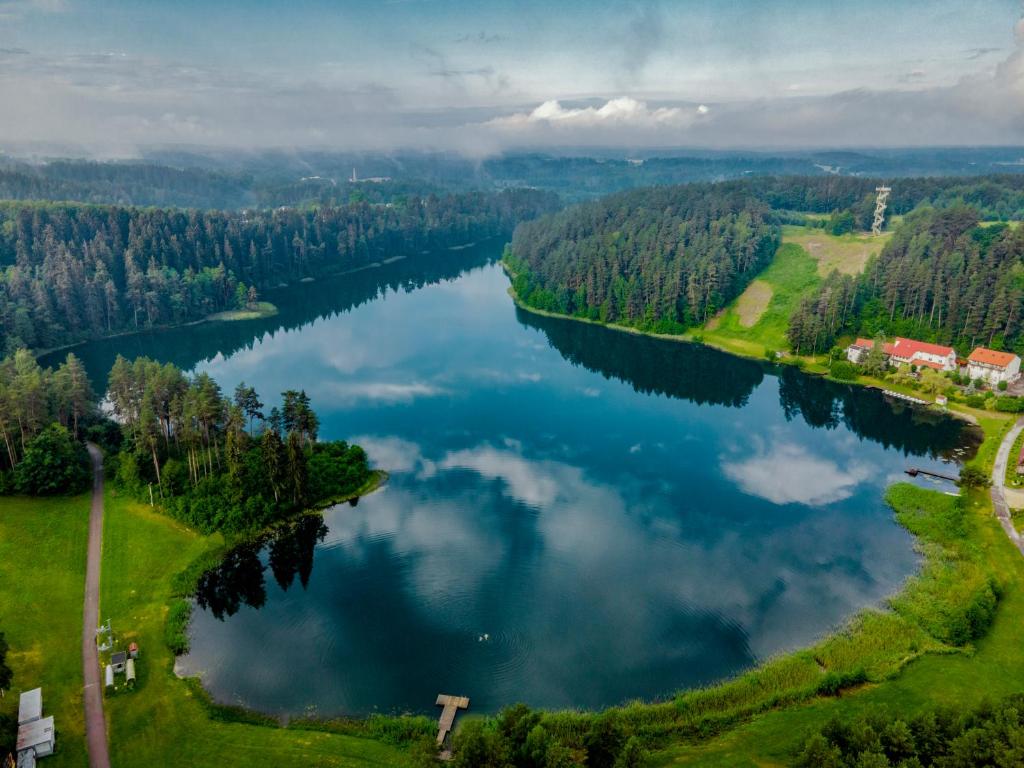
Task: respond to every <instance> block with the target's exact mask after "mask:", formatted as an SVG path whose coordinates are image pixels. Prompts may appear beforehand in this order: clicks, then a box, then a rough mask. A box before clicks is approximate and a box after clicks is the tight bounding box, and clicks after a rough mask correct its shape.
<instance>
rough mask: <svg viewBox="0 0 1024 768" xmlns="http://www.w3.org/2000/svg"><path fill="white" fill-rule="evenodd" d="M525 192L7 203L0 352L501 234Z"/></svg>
mask: <svg viewBox="0 0 1024 768" xmlns="http://www.w3.org/2000/svg"><path fill="white" fill-rule="evenodd" d="M556 206H557V201H556V199H555V198H554V197H553V196H552V195H550V194H546V193H539V192H534V191H530V190H521V191H508V192H503V193H500V194H488V193H466V194H461V195H450V196H446V197H434V196H429V197H426V198H422V199H421V198H410V199H409V200H407V201H406V202H405V203H404V204H397V203H396V204H393V205H374V204H369V203H356V204H351V205H345V206H341V207H336V208H319V209H315V210H313V209H311V210H303V211H300V210H296V209H291V208H288V209H279V210H274V211H263V212H241V213H223V212H219V211H207V212H197V211H183V210H168V209H154V208H146V209H143V208H125V207H119V206H92V205H77V204H65V203H54V204H31V203H0V352H5V351H6V352H11V351H13V350H15V349H17V348H19V347H22V346H27V347H29V348H33V349H45V348H52V347H56V346H61V345H64V344H69V343H73V342H76V341H80V340H83V339H88V338H94V337H98V336H102V335H109V334H113V333H117V332H123V331H132V330H137V329H143V328H150V327H155V326H163V325H174V324H181V323H186V322H190V321H193V320H199V319H202V318H204V317H206V316H207V315H209V314H211V313H214V312H219V311H222V310H226V309H235V308H238V307H240V306H244V305H246V304H248V303H250V302H252V301H253V300H254V299H255V298H256V296H257V295H258V292H259V291H263V290H265V289H267V288H270V287H274V286H277V285H280V284H284V283H292V282H295V281H300V280H308V279H315V278H319V277H325V276H328V275H333V274H337V273H341V272H346V271H349V270H354V269H358V268H360V267H364V266H367V265H369V264H372V263H377V262H379V261H382V260H386V259H389V258H393V257H396V256H403V255H421V254H422V253H424V252H427V251H437V250H440V249H445V248H450V247H453V246H461V245H465V244H467V243H471V242H475V241H478V240H482V239H486V238H490V237H496V236H507V235H508V234H510V233H511V231H512V229H513V227H514V226H515V224H516V223H517V222H518V221H521V220H523V219H527V218H531V217H534V216H536V215H538V214H541V213H544V212H547V211H550V210H553V209H554V208H555V207H556Z"/></svg>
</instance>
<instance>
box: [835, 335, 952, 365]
mask: <svg viewBox="0 0 1024 768" xmlns="http://www.w3.org/2000/svg"><path fill="white" fill-rule="evenodd" d="M874 346H875V342H874V341H872V340H871V339H857V340H856V341H855V342H854V343H853V344H851V345H850V346H849V347H847V348H846V359H847V360H849V361H850V362H851V363H858V364H860V363H863V362H864V361H865V360H866V359H867V356H868V353H869V352H871V350H872V349H873V348H874ZM882 351H883V352H884V353H885V357H886V359H887V360H888V361H889V362H890V363H891V364H892V365H904V364H906V365H916V366H917V367H919V368H920V367H921V366H924V367H926V368H933V369H935V370H936V371H955V370H956V350H954V349H953V348H952V347H944V346H942V345H941V344H929V343H928V342H926V341H916V340H914V339H905V338H903V337H902V336H897V337H896V338H895V339H893V341H892V343H891V344H886V345H885V346H884V347H883V348H882Z"/></svg>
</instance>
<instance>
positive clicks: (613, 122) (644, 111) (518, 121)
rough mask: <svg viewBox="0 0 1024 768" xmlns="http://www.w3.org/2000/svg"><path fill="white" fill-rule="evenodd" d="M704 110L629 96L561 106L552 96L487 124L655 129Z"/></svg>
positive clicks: (683, 122)
mask: <svg viewBox="0 0 1024 768" xmlns="http://www.w3.org/2000/svg"><path fill="white" fill-rule="evenodd" d="M702 110H703V111H702ZM707 112H708V108H707V107H706V106H704V105H701V107H698V108H697V109H684V108H683V107H656V108H651V107H649V106H648V105H647V103H646V102H644V101H639V100H637V99H634V98H632V97H630V96H621V97H619V98H615V99H609V100H608V101H606V102H605V103H604V104H602V105H601V106H600V107H594V106H589V107H564V106H562V103H561V102H560V101H558V100H554V99H552V100H549V101H545V102H544V103H543V104H541V105H540V106H538V107H536V108H535V109H533V110H532V111H530V112H518V113H515V114H512V115H508V116H505V117H498V118H495V119H493V120H490V121H488V122H487V123H486V125H487V126H488V127H490V128H495V129H499V130H504V131H523V130H529V129H531V128H535V127H538V126H542V127H546V128H555V129H559V130H573V131H578V130H587V129H594V128H599V129H600V128H611V129H631V130H656V129H664V128H685V127H687V126H689V125H692V124H693V122H694V121H695V120H696V119H697V117H698V116H699V115H704V114H707Z"/></svg>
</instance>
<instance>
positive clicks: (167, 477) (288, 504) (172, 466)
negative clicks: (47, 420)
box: [108, 357, 371, 533]
mask: <svg viewBox="0 0 1024 768" xmlns="http://www.w3.org/2000/svg"><path fill="white" fill-rule="evenodd" d="M108 393H109V394H108V396H109V398H110V401H111V405H112V407H113V412H114V416H115V418H116V419H117V421H118V422H119V423H120V424H122V426H123V432H124V444H123V446H122V448H121V451H120V453H119V454H118V455H117V457H116V459H115V462H114V463H115V465H116V471H115V478H116V481H117V483H118V484H119V485H120V486H121V487H122V488H125V489H126V490H127V491H129V492H130V493H133V494H135V495H136V496H138V497H139V498H141V499H143V500H147V501H150V502H151V503H154V504H157V503H158V504H160V505H161V506H162V507H163V508H164V510H165V511H167V512H168V513H169V514H170V515H171V516H172V517H175V518H177V519H179V520H181V521H183V522H185V523H186V524H187V525H189V526H194V527H195V528H197V529H198V530H200V531H203V532H207V533H209V532H212V531H224V532H244V531H249V530H253V529H259V528H262V527H265V526H267V525H269V524H271V523H273V522H275V521H277V520H280V519H282V518H284V517H287V516H289V515H292V514H294V513H296V512H301V511H302V510H304V509H306V508H308V507H310V506H311V505H313V504H317V503H328V502H330V501H332V500H336V499H340V498H343V497H346V496H349V495H351V494H353V493H356V492H357V491H359V490H360V489H361V488H362V487H363V486H364V485H365V484H366V483H367V482H368V481H369V480H370V478H371V473H370V468H369V464H368V462H367V458H366V454H365V452H364V451H363V449H362V448H360V447H359V446H356V445H349V444H347V443H346V442H344V441H335V442H329V441H319V440H318V439H317V436H318V432H319V428H320V422H319V419H318V417H317V415H316V413H315V412H314V411H313V409H312V407H311V405H310V401H309V397H308V396H307V395H306V393H305V392H304V391H301V390H299V391H296V390H288V391H286V392H283V393H281V407H280V408H278V407H277V406H274V407H272V408H271V409H270V410H269V411H266V412H265V411H264V404H263V402H262V401H261V400H260V397H259V395H258V394H257V392H256V391H255V390H254V389H253V388H251V387H247V386H245V384H244V383H240V384H238V386H237V387H236V388H235V391H234V393H233V394H232V396H230V397H228V396H226V395H224V394H223V393H222V392H221V389H220V386H219V385H218V384H217V383H216V382H215V381H214V380H213V379H212V378H211V377H210V376H209V375H208V374H205V373H200V374H197V375H195V376H193V377H188V376H187V375H186V374H185V373H184V372H183V371H181V370H180V369H179V368H177V367H176V366H174V365H172V364H170V363H164V364H161V363H159V362H156V361H154V360H150V359H148V358H138V359H136V360H134V361H133V362H128V361H127V360H126V359H125V358H123V357H118V359H117V361H116V362H115V363H114V367H113V368H112V369H111V371H110V381H109V389H108Z"/></svg>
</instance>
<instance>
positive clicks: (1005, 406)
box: [995, 382, 1024, 413]
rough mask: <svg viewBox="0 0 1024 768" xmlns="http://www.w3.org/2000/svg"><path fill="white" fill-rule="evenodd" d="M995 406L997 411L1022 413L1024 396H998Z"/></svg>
mask: <svg viewBox="0 0 1024 768" xmlns="http://www.w3.org/2000/svg"><path fill="white" fill-rule="evenodd" d="M1004 383H1005V382H1004ZM995 407H996V410H997V411H1002V412H1003V413H1020V412H1021V411H1024V397H1009V396H1007V397H1000V398H997V399H996V406H995Z"/></svg>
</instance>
